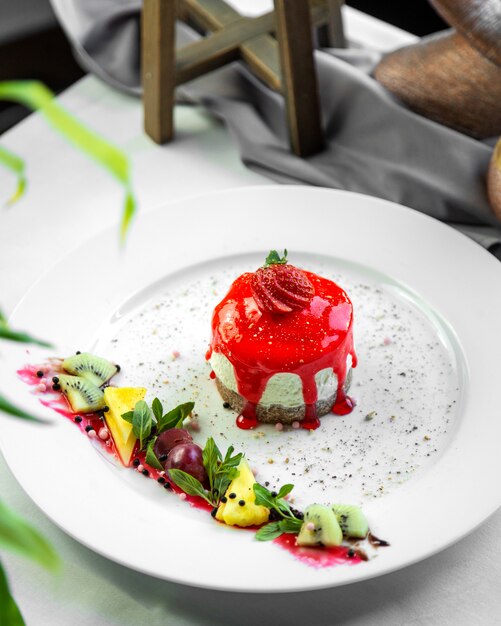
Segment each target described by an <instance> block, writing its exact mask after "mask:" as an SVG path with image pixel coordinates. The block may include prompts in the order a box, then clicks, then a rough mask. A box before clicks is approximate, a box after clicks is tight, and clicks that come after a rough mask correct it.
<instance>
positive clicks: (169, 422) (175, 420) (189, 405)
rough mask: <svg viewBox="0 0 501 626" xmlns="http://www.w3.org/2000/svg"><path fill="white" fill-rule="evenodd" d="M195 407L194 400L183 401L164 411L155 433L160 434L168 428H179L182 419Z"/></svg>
mask: <svg viewBox="0 0 501 626" xmlns="http://www.w3.org/2000/svg"><path fill="white" fill-rule="evenodd" d="M194 408H195V403H194V402H185V403H184V404H180V405H179V406H177V407H176V408H174V409H172V411H169V412H168V413H166V414H165V415H164V416H163V417H162V419H161V420H159V422H158V424H157V433H158V434H159V435H160V434H161V433H163V432H164V431H166V430H169V428H181V426H182V425H183V422H184V420H185V419H186V418H187V417H188V415H189V414H190V413H191V412H192V411H193V409H194Z"/></svg>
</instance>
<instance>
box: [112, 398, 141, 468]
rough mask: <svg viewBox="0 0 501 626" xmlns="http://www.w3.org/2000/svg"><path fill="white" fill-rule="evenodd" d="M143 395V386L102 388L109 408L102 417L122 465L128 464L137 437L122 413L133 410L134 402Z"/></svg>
mask: <svg viewBox="0 0 501 626" xmlns="http://www.w3.org/2000/svg"><path fill="white" fill-rule="evenodd" d="M145 396H146V389H144V388H143V387H106V389H105V390H104V401H105V402H106V404H107V406H108V407H109V409H110V410H109V411H107V412H106V413H105V414H104V418H105V420H106V424H107V426H108V428H109V430H110V432H111V436H112V437H113V441H114V442H115V446H116V449H117V452H118V454H119V455H120V458H121V460H122V463H123V464H124V465H129V463H130V458H131V456H132V452H133V450H134V446H135V444H136V441H137V439H136V437H135V436H134V433H133V432H132V424H129V422H126V421H125V420H124V419H122V414H123V413H127V411H133V410H134V407H135V406H136V403H137V402H139V400H144V397H145Z"/></svg>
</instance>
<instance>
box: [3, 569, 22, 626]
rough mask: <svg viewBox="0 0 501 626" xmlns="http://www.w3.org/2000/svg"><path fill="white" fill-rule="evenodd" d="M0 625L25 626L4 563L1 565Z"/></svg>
mask: <svg viewBox="0 0 501 626" xmlns="http://www.w3.org/2000/svg"><path fill="white" fill-rule="evenodd" d="M0 624H2V626H25V622H24V619H23V616H22V615H21V611H20V610H19V607H18V606H17V604H16V602H15V600H14V598H13V597H12V595H11V593H10V589H9V583H8V581H7V576H6V574H5V570H4V569H3V567H2V563H0Z"/></svg>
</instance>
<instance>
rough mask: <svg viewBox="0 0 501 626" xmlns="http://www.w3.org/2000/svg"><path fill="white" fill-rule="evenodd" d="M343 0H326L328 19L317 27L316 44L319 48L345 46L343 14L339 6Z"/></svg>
mask: <svg viewBox="0 0 501 626" xmlns="http://www.w3.org/2000/svg"><path fill="white" fill-rule="evenodd" d="M343 4H344V0H326V5H327V8H328V9H329V21H328V23H327V24H325V26H321V27H320V28H319V29H318V45H319V46H320V47H321V48H346V37H345V36H344V26H343V15H342V13H341V7H342V6H343Z"/></svg>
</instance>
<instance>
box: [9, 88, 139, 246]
mask: <svg viewBox="0 0 501 626" xmlns="http://www.w3.org/2000/svg"><path fill="white" fill-rule="evenodd" d="M0 99H3V100H10V101H12V102H18V103H20V104H23V105H24V106H26V107H28V108H30V109H32V110H36V111H40V113H41V114H42V115H43V116H44V117H45V119H46V120H47V122H49V124H50V125H51V126H53V128H55V129H56V130H57V131H59V132H60V133H61V134H62V135H63V136H64V137H65V138H66V139H67V140H68V141H69V142H71V143H72V144H73V145H74V146H76V147H77V148H78V149H80V150H81V151H82V152H84V153H85V154H87V155H88V156H89V157H90V158H92V159H93V160H94V161H96V162H97V163H99V165H101V166H102V167H104V168H105V169H106V170H108V172H109V173H110V174H112V175H113V176H114V177H115V178H116V179H117V180H118V181H119V182H120V183H121V184H122V186H123V188H124V191H125V199H124V207H123V212H122V224H121V228H120V238H121V241H122V242H123V241H124V239H125V236H126V233H127V230H128V227H129V225H130V222H131V219H132V217H133V215H134V213H135V211H136V200H135V198H134V195H133V193H132V190H131V176H130V166H129V160H128V158H127V156H126V154H125V153H124V152H123V151H122V150H120V149H119V148H117V147H116V146H114V145H113V144H112V143H110V142H109V141H107V140H106V139H103V138H102V137H100V136H99V135H98V134H97V133H95V132H94V131H92V130H90V129H89V128H87V127H86V126H85V125H84V124H82V122H80V121H79V120H77V119H76V118H75V117H73V115H71V114H70V113H69V112H68V111H66V109H65V108H64V107H62V106H61V105H60V104H59V103H58V102H57V100H56V99H55V97H54V94H53V93H52V92H51V91H50V89H48V88H47V87H46V86H45V85H43V84H42V83H40V82H38V81H30V80H26V81H4V82H0Z"/></svg>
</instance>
